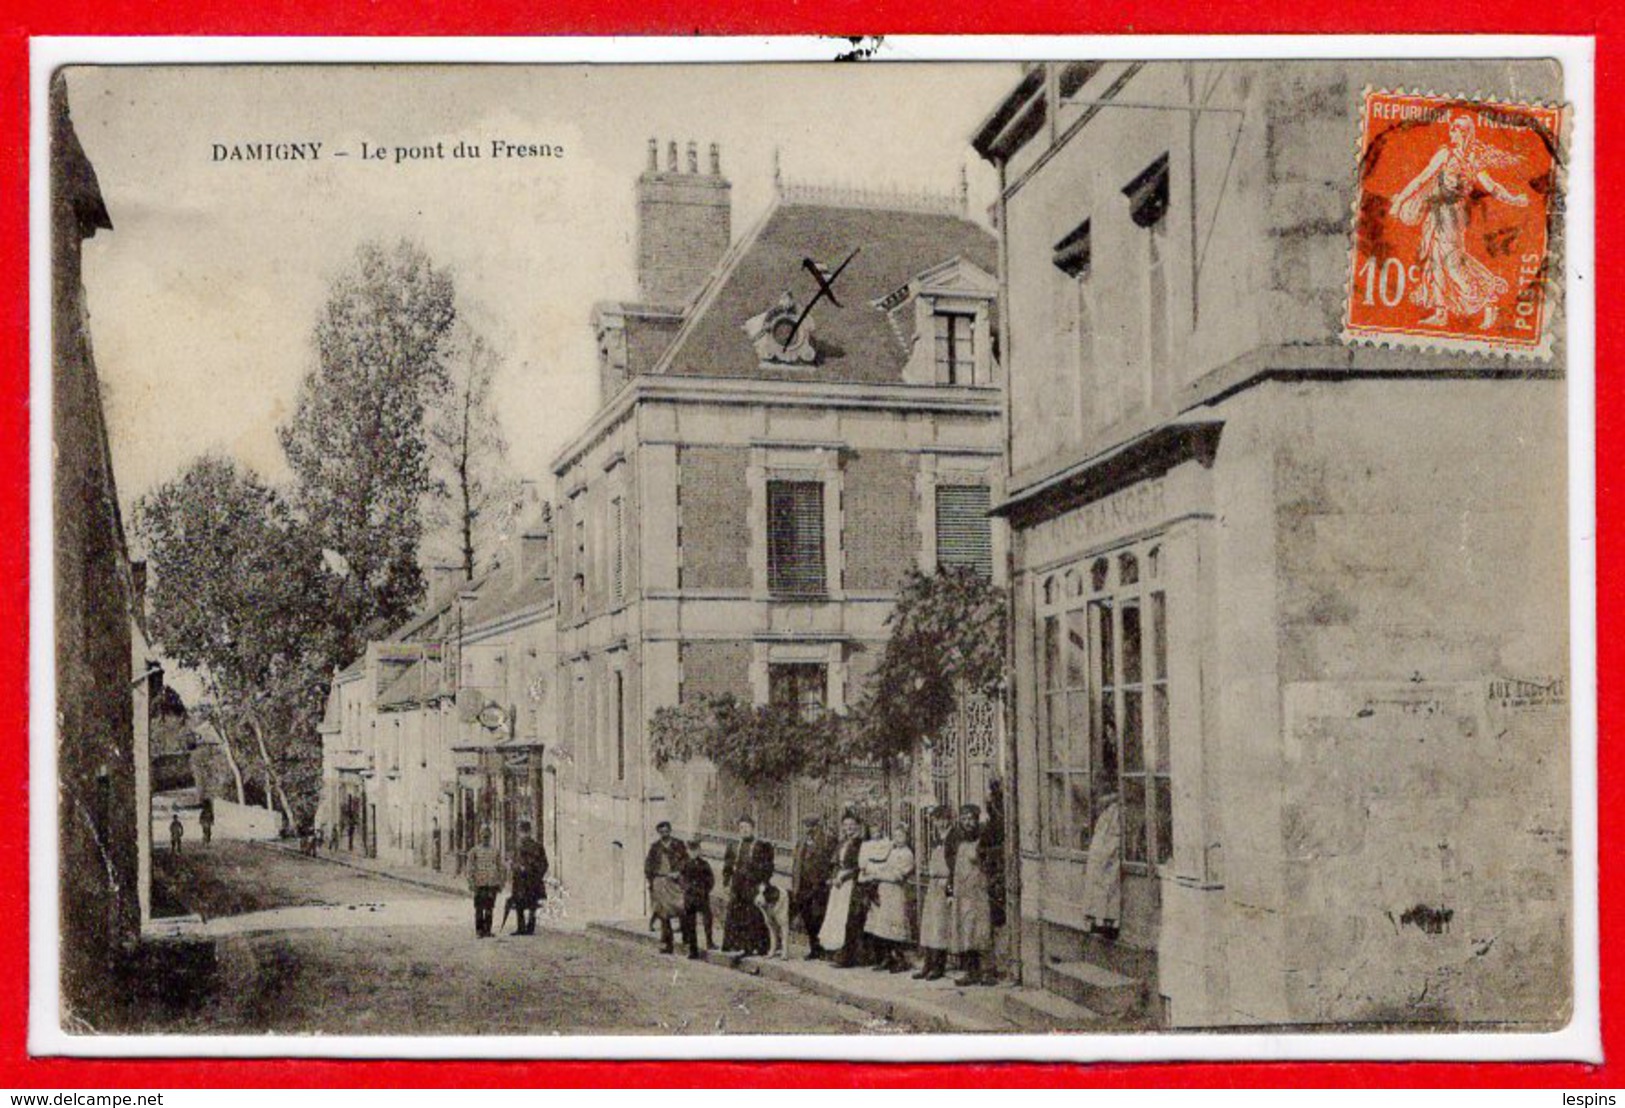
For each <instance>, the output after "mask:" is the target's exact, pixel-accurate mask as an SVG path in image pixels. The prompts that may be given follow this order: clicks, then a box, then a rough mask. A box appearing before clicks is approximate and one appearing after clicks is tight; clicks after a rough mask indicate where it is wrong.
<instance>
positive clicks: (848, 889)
mask: <svg viewBox="0 0 1625 1108" xmlns="http://www.w3.org/2000/svg"><path fill="white" fill-rule="evenodd" d="M863 839H864V833H863V825H862V824H860V823H859V822H858V820H857V818H856V817H855V816H853V815H851V814H850V813H849V814H847V815H845V816H842V817H841V841H840V844H839V845H838V846H837V847H836V848H835V860H834V867H833V868H834V876H833V877H831V878H830V882H829V904H828V906H827V907H826V909H825V911H824V926H823V927H822V928H820V929H819V932H818V942H819V945H821V946H822V947H823V948H824V950H825V951H827V952H828V953H829V954H831V955H832V956H833V958H834V963H835V965H837V966H840V967H842V968H843V969H849V968H851V967H852V966H855V965H857V964H858V963H859V962H860V961H861V960H862V957H863V950H862V947H863V918H864V915H865V910H864V902H863V898H862V897H861V896H855V895H854V893H855V892H856V891H857V887H858V854H859V852H860V850H861V849H862V847H863Z"/></svg>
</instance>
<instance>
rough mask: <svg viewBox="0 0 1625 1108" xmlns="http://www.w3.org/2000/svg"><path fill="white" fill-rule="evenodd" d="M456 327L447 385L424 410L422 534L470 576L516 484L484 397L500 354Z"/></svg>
mask: <svg viewBox="0 0 1625 1108" xmlns="http://www.w3.org/2000/svg"><path fill="white" fill-rule="evenodd" d="M461 331H462V333H461V334H459V335H458V336H457V341H456V345H455V353H454V354H453V356H452V357H451V359H450V365H449V373H448V382H447V388H446V389H445V391H444V393H443V394H442V396H441V397H440V400H439V402H438V403H436V404H435V405H434V407H433V409H432V410H431V411H430V413H429V424H428V442H429V458H430V472H431V475H432V476H433V479H434V481H433V489H432V490H431V493H430V498H429V504H428V506H427V509H426V513H427V527H428V530H429V532H430V534H431V535H433V536H435V537H436V538H439V539H440V540H441V542H442V543H444V544H445V545H448V546H451V547H453V548H454V549H455V557H456V559H457V561H458V562H459V563H460V564H461V565H462V567H463V577H464V579H465V580H469V581H472V580H473V579H474V567H475V566H476V565H477V564H478V562H479V558H480V555H481V554H482V552H483V551H482V550H481V547H483V546H484V545H485V544H486V543H488V542H491V541H493V536H494V535H495V534H497V533H499V532H500V531H501V529H502V528H503V527H505V526H506V525H507V524H508V523H509V522H511V519H512V516H513V511H514V508H515V506H516V505H517V503H518V497H519V482H518V480H517V479H516V478H515V477H514V476H513V474H512V472H511V471H510V470H509V469H508V467H507V464H506V458H507V453H508V443H507V440H506V439H505V438H504V437H503V434H502V425H501V423H500V422H499V421H498V419H497V414H496V411H495V410H494V409H493V407H492V400H491V385H492V383H493V381H494V380H495V377H496V372H497V370H498V368H500V366H501V364H502V360H501V358H500V357H499V356H498V355H497V353H496V351H494V350H493V349H492V348H491V345H490V343H488V342H487V341H486V339H485V337H484V336H483V335H480V334H478V333H477V332H474V331H472V330H469V329H468V328H466V327H464V328H461ZM448 538H449V542H448V541H447V539H448Z"/></svg>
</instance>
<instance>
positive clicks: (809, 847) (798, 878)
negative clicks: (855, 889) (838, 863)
mask: <svg viewBox="0 0 1625 1108" xmlns="http://www.w3.org/2000/svg"><path fill="white" fill-rule="evenodd" d="M803 826H804V830H803V831H802V835H801V840H800V841H799V842H797V843H796V852H795V857H794V858H793V859H792V861H791V863H790V911H791V913H792V915H793V916H794V918H795V919H796V921H798V922H799V923H800V924H801V928H802V930H804V931H805V932H807V942H808V943H809V944H810V945H811V947H812V949H811V950H810V951H808V953H807V958H808V959H809V960H813V959H818V958H822V957H823V956H824V947H823V945H822V944H821V943H819V941H818V932H819V930H820V929H821V928H822V927H823V926H824V909H825V908H827V907H828V906H829V878H830V874H831V873H832V872H833V871H834V868H835V844H834V843H832V842H830V839H829V836H828V835H827V834H825V833H824V821H823V820H822V819H820V818H819V817H817V816H808V817H807V819H806V820H805V821H804V824H803Z"/></svg>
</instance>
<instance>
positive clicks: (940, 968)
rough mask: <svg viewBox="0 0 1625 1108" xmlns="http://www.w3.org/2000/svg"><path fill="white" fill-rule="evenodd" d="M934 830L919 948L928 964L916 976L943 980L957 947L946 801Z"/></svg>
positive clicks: (951, 816)
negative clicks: (955, 941) (949, 894)
mask: <svg viewBox="0 0 1625 1108" xmlns="http://www.w3.org/2000/svg"><path fill="white" fill-rule="evenodd" d="M931 824H932V827H933V828H934V829H935V833H934V835H933V836H932V846H931V852H930V854H929V855H928V856H927V857H926V863H925V903H924V904H922V905H921V906H920V950H921V951H923V952H924V954H925V964H924V965H922V966H921V967H920V969H919V972H918V973H916V974H915V975H914V976H915V977H917V978H919V979H920V980H922V981H940V980H942V978H943V977H944V976H946V975H947V973H948V952H949V951H950V950H952V949H953V948H954V914H953V904H952V902H951V901H949V899H948V884H949V882H950V881H951V879H952V878H953V872H952V871H951V870H950V869H949V862H948V840H949V838H950V836H952V835H953V831H954V810H953V809H952V808H950V807H949V806H948V805H946V804H944V805H943V806H942V807H940V808H938V809H937V810H936V811H934V812H933V813H932V814H931Z"/></svg>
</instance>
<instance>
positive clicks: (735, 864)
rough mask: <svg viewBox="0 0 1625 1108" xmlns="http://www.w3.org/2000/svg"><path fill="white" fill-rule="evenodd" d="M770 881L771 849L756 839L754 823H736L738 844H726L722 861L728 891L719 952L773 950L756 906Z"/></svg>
mask: <svg viewBox="0 0 1625 1108" xmlns="http://www.w3.org/2000/svg"><path fill="white" fill-rule="evenodd" d="M772 880H773V847H772V846H771V845H769V844H768V843H764V842H762V841H761V840H760V839H758V838H757V837H756V821H755V820H753V819H751V818H750V817H749V816H744V817H741V818H740V820H739V841H738V842H734V843H729V844H728V853H727V854H726V855H725V856H724V858H723V860H722V884H723V886H724V887H725V888H726V889H727V890H728V915H727V916H726V917H725V918H724V920H723V924H722V949H723V950H724V951H739V952H741V953H744V954H766V953H767V952H768V951H769V950H770V949H771V948H772V939H771V938H770V935H769V932H768V929H767V921H766V920H764V919H763V918H762V912H761V909H760V907H759V906H758V905H757V903H756V901H757V898H758V897H760V896H761V895H762V892H763V890H764V889H766V887H767V885H768V883H769V882H771V881H772Z"/></svg>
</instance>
